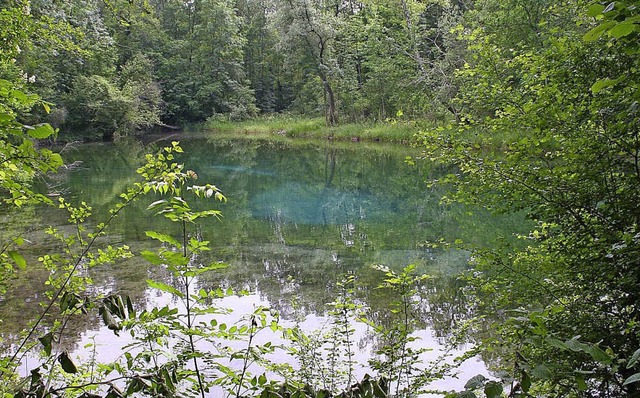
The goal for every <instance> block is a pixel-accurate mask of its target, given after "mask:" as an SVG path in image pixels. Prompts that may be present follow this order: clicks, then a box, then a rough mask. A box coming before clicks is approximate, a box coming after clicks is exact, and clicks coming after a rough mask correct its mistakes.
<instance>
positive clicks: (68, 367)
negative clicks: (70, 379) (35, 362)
mask: <svg viewBox="0 0 640 398" xmlns="http://www.w3.org/2000/svg"><path fill="white" fill-rule="evenodd" d="M58 362H60V365H61V366H62V370H64V371H65V372H67V373H78V368H76V365H75V364H74V363H73V361H72V360H71V358H69V353H68V352H67V351H63V352H62V354H60V355H59V356H58Z"/></svg>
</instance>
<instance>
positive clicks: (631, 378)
mask: <svg viewBox="0 0 640 398" xmlns="http://www.w3.org/2000/svg"><path fill="white" fill-rule="evenodd" d="M639 381H640V373H635V374H632V375H631V376H629V377H628V378H627V380H625V381H624V383H623V384H622V385H623V386H626V385H627V384H631V383H637V382H639Z"/></svg>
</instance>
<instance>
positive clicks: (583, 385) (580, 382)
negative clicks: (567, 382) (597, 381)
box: [576, 375, 589, 392]
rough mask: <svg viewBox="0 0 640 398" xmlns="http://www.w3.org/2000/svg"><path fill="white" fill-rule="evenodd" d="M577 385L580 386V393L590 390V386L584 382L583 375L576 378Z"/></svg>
mask: <svg viewBox="0 0 640 398" xmlns="http://www.w3.org/2000/svg"><path fill="white" fill-rule="evenodd" d="M576 384H577V386H578V391H583V392H584V391H587V389H588V388H589V386H588V385H587V382H586V381H585V380H584V376H583V375H577V376H576Z"/></svg>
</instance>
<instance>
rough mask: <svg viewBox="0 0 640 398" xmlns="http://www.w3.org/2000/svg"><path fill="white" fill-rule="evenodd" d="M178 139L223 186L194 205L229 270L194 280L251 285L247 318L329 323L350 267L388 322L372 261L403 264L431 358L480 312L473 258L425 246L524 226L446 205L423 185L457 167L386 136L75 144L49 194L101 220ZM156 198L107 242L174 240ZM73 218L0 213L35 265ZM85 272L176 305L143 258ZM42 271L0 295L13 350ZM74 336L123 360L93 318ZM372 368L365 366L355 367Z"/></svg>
mask: <svg viewBox="0 0 640 398" xmlns="http://www.w3.org/2000/svg"><path fill="white" fill-rule="evenodd" d="M176 139H179V140H180V142H181V146H182V147H183V148H184V150H185V153H184V155H183V156H182V158H181V159H180V162H183V163H185V165H186V168H187V169H192V170H194V171H195V172H196V173H197V175H198V181H197V183H198V184H205V183H213V184H215V185H216V186H217V187H218V188H220V189H221V190H222V192H223V193H224V195H225V196H226V197H227V199H228V200H227V202H225V203H219V202H216V203H214V202H213V201H210V202H207V203H204V201H203V203H200V202H199V203H198V206H213V207H214V208H216V209H219V210H220V211H221V212H222V214H223V217H222V218H221V219H219V220H218V219H210V220H206V221H204V222H202V223H201V224H200V226H199V234H200V235H201V236H202V237H203V239H205V240H208V241H210V246H211V247H212V251H211V252H210V253H209V254H208V256H209V257H210V258H211V260H215V261H218V260H219V261H223V262H224V263H226V264H227V265H228V266H227V267H226V268H225V269H223V270H219V271H216V272H212V273H208V274H205V275H202V276H201V277H200V278H199V279H198V281H197V283H198V288H205V289H216V288H218V287H221V288H223V289H227V288H231V289H233V290H234V291H237V292H239V291H245V292H246V295H244V296H242V297H240V296H232V297H228V298H227V299H225V300H224V301H223V302H222V303H221V304H220V305H223V306H227V307H231V308H232V309H233V310H234V312H235V313H237V314H239V315H243V313H246V312H250V311H251V310H252V308H255V307H257V306H261V305H264V306H268V307H270V308H273V309H275V310H277V311H278V313H279V314H280V317H281V320H282V322H285V323H286V322H289V323H293V322H300V323H301V324H302V325H303V326H304V327H305V328H308V329H314V328H319V327H322V325H323V324H324V323H326V322H327V317H328V310H329V308H328V307H327V304H328V303H331V302H333V301H334V300H335V297H336V295H337V294H338V293H337V292H338V290H337V289H338V288H337V286H338V284H339V282H340V281H341V280H342V278H344V276H345V275H346V274H349V275H353V276H354V277H355V279H356V281H357V286H359V288H357V289H355V291H354V293H353V294H354V296H355V300H356V301H357V302H358V303H361V304H362V305H363V307H364V308H366V312H367V316H368V317H370V318H371V319H374V320H376V321H377V322H380V323H384V322H385V321H386V322H391V320H390V318H389V305H390V302H391V301H392V300H394V299H395V298H393V297H390V296H389V294H388V293H387V292H384V291H382V290H380V289H376V286H377V285H378V284H379V283H380V282H381V281H382V279H383V274H382V273H381V272H380V271H377V270H374V269H373V268H372V265H382V266H386V267H389V268H390V269H392V270H394V271H396V272H400V271H401V270H402V269H403V268H404V267H406V266H407V265H409V264H415V266H416V270H417V272H419V273H421V274H429V275H431V278H430V279H428V280H427V282H425V286H424V289H423V293H424V297H422V298H421V299H422V300H423V304H421V305H420V310H419V311H418V312H417V313H416V317H417V319H418V323H419V325H420V327H419V330H417V331H416V336H419V337H421V340H420V342H419V345H421V346H422V347H426V348H429V349H432V350H433V352H432V354H430V355H432V356H434V357H435V356H437V355H438V354H439V353H442V352H444V351H445V350H446V349H447V344H446V343H447V341H448V340H449V338H450V333H451V331H452V328H453V327H455V325H456V323H457V322H460V321H461V320H464V319H467V318H468V317H470V316H472V312H473V309H472V308H471V306H470V305H468V302H467V297H466V296H465V290H464V284H463V282H461V281H460V280H458V279H457V278H456V275H457V274H458V273H459V272H461V271H463V270H465V269H466V268H467V260H468V253H467V252H465V251H461V250H441V249H435V248H433V247H432V246H431V245H430V243H432V242H437V241H439V240H440V239H446V240H447V241H451V242H453V241H455V240H461V241H463V242H465V243H466V244H469V245H472V246H473V245H482V246H487V245H489V246H490V245H492V244H495V243H494V242H497V241H499V240H502V239H513V235H514V233H515V232H517V231H518V230H519V229H521V228H522V218H521V217H517V216H510V217H507V216H496V215H493V214H489V213H487V212H485V211H482V210H480V209H470V208H467V207H463V206H459V205H442V204H441V203H440V200H441V198H442V196H443V194H444V191H442V188H438V187H432V186H430V185H429V184H427V181H429V180H433V179H437V178H439V177H440V176H442V175H443V174H446V173H448V172H450V170H446V169H443V168H442V167H440V166H436V165H434V164H431V163H428V162H416V163H415V164H414V163H412V162H407V161H406V160H407V156H409V155H418V154H419V152H418V151H417V150H415V149H412V148H408V147H406V146H393V145H383V144H366V143H336V142H332V141H313V142H306V141H287V140H273V141H269V140H256V139H247V138H244V139H238V138H235V139H228V138H227V139H224V138H217V139H212V138H209V139H207V138H203V137H201V136H198V135H195V134H194V135H192V136H190V135H186V134H185V135H180V136H178V137H169V138H166V139H162V138H159V139H158V140H157V141H154V142H152V143H147V144H142V143H139V142H134V141H128V142H127V143H124V144H118V145H114V144H106V143H98V144H82V145H79V144H78V145H73V146H70V147H67V148H65V149H64V150H63V152H62V153H63V154H64V158H65V161H66V162H67V163H72V162H75V163H74V166H73V167H70V168H69V169H68V170H66V171H64V172H63V173H61V174H59V175H57V176H53V177H52V178H51V179H50V180H49V181H47V190H48V191H49V192H52V193H55V194H59V195H63V196H64V197H66V198H68V199H69V200H70V201H72V202H74V203H79V202H80V201H85V202H87V203H89V204H91V206H92V207H93V211H94V214H95V220H96V221H95V222H99V221H103V220H104V219H105V218H106V217H107V215H108V209H109V208H110V207H112V206H113V205H114V204H115V203H117V201H118V200H117V197H118V194H119V193H120V192H122V191H123V190H124V189H126V187H127V186H129V185H130V184H132V183H133V182H135V181H136V180H137V175H136V173H135V170H136V168H137V167H139V166H140V165H142V163H143V161H144V154H145V153H151V152H154V151H156V150H158V149H159V148H161V147H162V146H164V145H167V143H168V142H169V140H176ZM156 199H157V198H155V197H153V198H146V199H145V200H142V201H140V202H137V203H135V204H134V205H133V206H131V207H129V208H127V209H126V210H125V211H124V213H123V214H121V216H120V217H118V218H117V219H116V220H115V221H114V223H113V224H112V225H111V227H110V229H109V235H108V236H109V238H108V242H103V243H104V244H106V243H109V244H127V245H128V246H129V247H130V248H131V249H132V251H133V252H134V253H139V252H140V251H141V250H144V249H149V248H153V247H155V246H157V243H156V242H153V241H151V240H150V239H149V238H148V237H147V236H146V234H145V231H147V230H157V231H161V232H163V233H168V234H173V235H175V234H179V230H177V229H176V228H175V226H173V225H171V224H170V223H168V222H167V221H164V220H163V219H161V218H157V217H156V218H154V217H153V215H152V214H150V213H149V211H147V210H146V207H147V206H148V204H149V203H151V202H152V201H153V200H156ZM203 208H204V207H203ZM66 218H67V216H66V215H65V214H62V213H61V212H60V211H59V210H57V209H55V208H28V209H24V211H22V212H21V214H20V216H19V217H16V216H15V215H11V214H5V215H3V219H2V221H3V226H4V234H5V236H9V235H10V234H11V233H13V232H15V231H19V230H22V231H26V232H25V237H26V238H27V240H28V242H29V244H28V245H27V247H26V249H25V250H27V251H28V253H27V254H28V255H29V257H28V258H29V261H30V264H32V263H37V261H36V260H35V259H36V258H37V257H38V256H41V255H43V254H45V253H49V252H51V251H52V250H59V249H60V247H59V244H58V243H57V242H56V241H55V240H53V239H52V238H51V237H50V236H48V235H45V234H43V233H42V230H43V228H44V227H46V226H48V225H53V226H55V227H57V228H59V229H60V230H63V231H64V230H67V229H70V228H71V227H70V226H69V225H68V221H67V220H66ZM86 272H87V273H88V275H89V276H91V278H92V279H93V281H94V285H93V289H94V290H95V291H96V292H102V293H123V294H127V295H129V296H131V297H132V299H133V301H134V303H135V304H136V305H137V306H139V307H141V308H144V307H149V306H152V305H159V304H161V305H164V304H168V305H174V306H179V303H176V302H175V300H172V299H171V298H170V297H168V295H167V294H165V293H162V292H158V291H154V290H152V289H150V288H149V287H148V284H147V279H149V278H152V279H156V280H166V278H168V276H167V274H166V272H165V271H164V270H163V269H160V268H159V267H153V266H151V265H149V264H146V263H144V262H141V260H140V259H139V258H136V259H135V260H123V261H121V262H119V263H117V264H114V265H110V266H108V267H96V268H92V269H89V270H87V271H86ZM46 277H47V273H46V271H44V270H42V269H40V268H39V267H36V266H34V267H29V268H28V269H27V270H26V271H25V272H24V274H22V275H20V276H19V277H17V278H16V279H15V280H13V281H11V289H10V291H9V293H8V294H7V295H6V296H5V297H4V298H2V299H1V300H0V319H2V320H3V322H2V323H1V324H0V333H1V335H2V337H3V339H4V343H3V344H5V348H6V347H8V346H10V345H11V343H12V342H15V341H16V336H17V334H18V333H19V331H20V330H22V328H24V327H25V326H26V322H27V321H28V320H30V319H35V317H36V316H37V314H38V311H39V310H40V307H39V302H40V301H41V300H42V298H43V297H44V294H45V286H44V285H43V282H44V281H45V280H46ZM233 319H234V318H233V317H231V318H229V321H230V322H232V321H233ZM236 319H237V318H236ZM354 325H355V323H354ZM67 334H68V336H67V340H66V341H64V342H62V343H63V344H65V346H66V347H69V349H70V350H71V351H72V352H74V355H83V353H85V351H86V350H87V348H83V347H86V345H87V343H88V342H95V343H96V344H98V343H99V344H98V345H100V346H102V347H107V349H106V352H105V353H104V354H99V355H102V357H99V358H98V359H99V360H103V361H107V360H112V359H115V357H114V355H115V354H114V353H117V352H118V350H117V349H116V350H114V349H113V347H121V346H123V345H124V344H126V343H127V341H126V339H125V340H124V342H123V341H121V340H119V338H118V337H115V336H113V334H112V333H111V332H110V331H109V330H107V329H106V328H105V327H103V326H102V325H101V321H100V319H99V318H98V317H85V318H82V319H79V320H77V322H75V323H74V324H73V325H71V326H70V327H69V331H68V333H67ZM356 336H357V338H358V339H359V340H360V341H359V344H358V345H359V347H360V348H359V350H358V354H357V357H358V359H359V360H361V361H362V362H363V363H366V359H367V358H368V357H370V356H371V352H372V350H373V347H374V346H375V342H372V341H370V339H371V334H370V333H368V332H367V328H366V326H364V325H362V324H358V326H357V327H356ZM271 338H273V337H271ZM109 347H110V348H109ZM92 349H93V348H91V349H90V350H92ZM457 349H461V347H457ZM282 360H284V361H286V360H287V359H282ZM427 360H428V358H427ZM31 361H32V362H33V361H36V359H32V360H31ZM29 365H32V366H34V364H33V363H31V364H29ZM29 365H25V366H29ZM25 369H26V367H25ZM484 369H485V368H484V365H483V364H482V362H479V361H478V360H477V359H472V360H470V361H467V363H466V364H465V365H464V366H463V368H462V370H463V372H464V373H465V374H466V375H467V376H469V377H471V376H473V375H475V374H476V373H479V372H481V371H483V370H484ZM365 371H366V366H364V367H363V370H361V373H363V372H365ZM464 380H466V379H464V377H461V379H460V380H453V381H447V382H445V383H444V384H440V385H439V387H440V388H444V389H451V388H456V387H457V388H461V386H462V385H464Z"/></svg>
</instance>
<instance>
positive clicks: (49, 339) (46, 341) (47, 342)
mask: <svg viewBox="0 0 640 398" xmlns="http://www.w3.org/2000/svg"><path fill="white" fill-rule="evenodd" d="M38 340H39V341H40V343H41V344H42V347H43V349H44V352H45V353H46V354H47V356H49V355H51V347H52V343H53V333H51V332H49V333H47V334H45V335H44V336H42V337H39V338H38Z"/></svg>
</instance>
